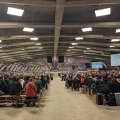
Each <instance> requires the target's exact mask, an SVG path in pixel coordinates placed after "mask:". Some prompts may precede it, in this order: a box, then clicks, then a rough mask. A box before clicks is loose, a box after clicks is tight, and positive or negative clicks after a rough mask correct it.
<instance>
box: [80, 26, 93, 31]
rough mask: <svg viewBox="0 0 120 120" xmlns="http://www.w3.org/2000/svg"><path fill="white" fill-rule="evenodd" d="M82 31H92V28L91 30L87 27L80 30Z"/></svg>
mask: <svg viewBox="0 0 120 120" xmlns="http://www.w3.org/2000/svg"><path fill="white" fill-rule="evenodd" d="M82 31H83V32H88V31H92V28H91V27H88V28H82Z"/></svg>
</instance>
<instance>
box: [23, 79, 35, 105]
mask: <svg viewBox="0 0 120 120" xmlns="http://www.w3.org/2000/svg"><path fill="white" fill-rule="evenodd" d="M24 91H25V94H26V96H27V98H26V99H27V100H29V101H28V102H27V106H29V104H30V102H31V101H32V99H34V98H35V96H36V93H37V87H36V85H35V84H34V83H33V78H30V80H29V82H28V83H27V84H26V86H25V88H24ZM33 106H35V101H33Z"/></svg>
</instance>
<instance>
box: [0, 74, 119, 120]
mask: <svg viewBox="0 0 120 120" xmlns="http://www.w3.org/2000/svg"><path fill="white" fill-rule="evenodd" d="M0 109H2V110H0V112H1V113H0V120H8V119H10V120H33V119H34V120H39V119H45V120H56V119H57V120H88V119H89V120H113V119H114V117H115V120H119V111H120V107H109V106H97V105H96V104H95V102H94V100H93V99H91V98H90V97H89V96H88V95H85V94H79V92H78V91H71V89H66V88H65V81H61V78H60V77H58V75H57V73H55V74H54V80H53V81H51V83H50V85H49V89H48V90H47V91H46V92H45V94H44V96H43V98H42V101H41V104H40V108H36V107H34V108H26V107H19V108H11V107H10V106H8V107H2V108H0Z"/></svg>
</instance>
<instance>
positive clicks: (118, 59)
mask: <svg viewBox="0 0 120 120" xmlns="http://www.w3.org/2000/svg"><path fill="white" fill-rule="evenodd" d="M111 66H120V53H119V54H113V55H111Z"/></svg>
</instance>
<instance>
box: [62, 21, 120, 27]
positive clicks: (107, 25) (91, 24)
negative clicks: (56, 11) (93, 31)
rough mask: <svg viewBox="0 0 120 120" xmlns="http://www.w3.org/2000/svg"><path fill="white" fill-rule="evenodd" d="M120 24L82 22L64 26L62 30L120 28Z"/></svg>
mask: <svg viewBox="0 0 120 120" xmlns="http://www.w3.org/2000/svg"><path fill="white" fill-rule="evenodd" d="M119 26H120V22H80V23H69V24H63V25H62V28H81V27H98V28H119Z"/></svg>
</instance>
